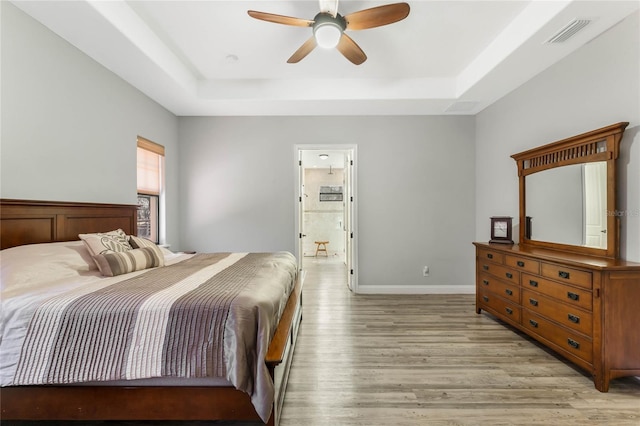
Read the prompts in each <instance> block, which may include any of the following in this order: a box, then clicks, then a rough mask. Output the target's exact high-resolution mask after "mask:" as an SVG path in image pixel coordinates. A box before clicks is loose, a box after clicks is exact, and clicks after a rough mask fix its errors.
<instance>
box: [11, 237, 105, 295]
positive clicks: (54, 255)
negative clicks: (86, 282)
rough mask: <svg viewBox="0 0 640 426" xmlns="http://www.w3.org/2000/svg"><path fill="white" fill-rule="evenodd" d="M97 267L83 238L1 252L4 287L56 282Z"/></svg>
mask: <svg viewBox="0 0 640 426" xmlns="http://www.w3.org/2000/svg"><path fill="white" fill-rule="evenodd" d="M97 269H98V268H97V265H96V264H95V262H94V261H93V258H92V256H91V253H89V251H88V250H87V248H86V247H85V245H84V244H83V243H82V241H68V242H59V243H43V244H28V245H24V246H18V247H12V248H8V249H5V250H2V251H0V277H1V279H2V288H6V287H7V286H9V285H16V284H17V285H20V284H25V283H33V282H49V281H55V280H57V279H60V278H65V277H71V276H78V275H85V274H89V273H92V272H93V271H96V270H97Z"/></svg>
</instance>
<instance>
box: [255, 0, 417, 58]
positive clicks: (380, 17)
mask: <svg viewBox="0 0 640 426" xmlns="http://www.w3.org/2000/svg"><path fill="white" fill-rule="evenodd" d="M319 2H320V12H319V13H318V14H317V15H316V16H315V17H314V18H313V19H302V18H293V17H290V16H283V15H274V14H272V13H265V12H258V11H255V10H249V11H247V13H248V14H249V16H251V17H252V18H255V19H260V20H262V21H267V22H274V23H276V24H283V25H291V26H296V27H312V28H313V35H312V36H311V38H309V39H308V40H307V41H306V42H304V43H303V44H302V46H300V48H299V49H298V50H296V51H295V53H294V54H293V55H291V57H290V58H289V59H288V60H287V62H288V63H290V64H294V63H297V62H300V60H302V59H303V58H304V57H305V56H307V55H308V54H309V53H311V51H312V50H313V49H315V48H316V46H320V47H324V48H333V47H335V48H337V49H338V51H339V52H340V53H342V54H343V55H344V57H345V58H347V59H348V60H349V61H351V62H353V63H354V64H356V65H360V64H361V63H363V62H364V61H366V60H367V55H365V53H364V52H363V51H362V49H361V48H360V46H358V45H357V44H356V42H355V41H353V39H352V38H351V37H349V36H348V35H347V34H345V30H354V31H356V30H366V29H369V28H375V27H381V26H383V25H388V24H393V23H394V22H398V21H401V20H403V19H404V18H406V17H407V16H408V15H409V5H408V4H407V3H393V4H387V5H384V6H378V7H373V8H371V9H364V10H360V11H358V12H354V13H350V14H348V15H345V16H342V15H340V14H339V13H338V0H319Z"/></svg>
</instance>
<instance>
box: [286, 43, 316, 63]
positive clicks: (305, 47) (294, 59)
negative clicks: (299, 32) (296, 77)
mask: <svg viewBox="0 0 640 426" xmlns="http://www.w3.org/2000/svg"><path fill="white" fill-rule="evenodd" d="M316 46H317V43H316V38H315V37H314V36H311V38H310V39H309V40H307V41H305V42H304V43H303V44H302V46H300V48H299V49H298V50H296V51H295V53H294V54H293V55H291V57H290V58H289V59H288V60H287V63H289V64H296V63H298V62H300V61H301V60H302V59H304V57H305V56H307V55H308V54H309V53H311V51H312V50H313V49H315V48H316Z"/></svg>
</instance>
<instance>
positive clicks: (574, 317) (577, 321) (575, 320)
mask: <svg viewBox="0 0 640 426" xmlns="http://www.w3.org/2000/svg"><path fill="white" fill-rule="evenodd" d="M567 317H568V318H569V321H571V322H572V323H574V324H580V317H579V316H577V315H573V314H568V315H567Z"/></svg>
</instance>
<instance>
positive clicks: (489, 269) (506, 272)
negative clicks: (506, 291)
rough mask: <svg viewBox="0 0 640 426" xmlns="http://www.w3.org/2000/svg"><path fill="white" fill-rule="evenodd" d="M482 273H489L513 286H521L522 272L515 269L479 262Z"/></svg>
mask: <svg viewBox="0 0 640 426" xmlns="http://www.w3.org/2000/svg"><path fill="white" fill-rule="evenodd" d="M478 262H479V263H478V265H479V269H480V273H488V274H491V275H493V276H495V277H497V278H500V279H501V280H503V281H507V282H510V283H511V284H515V285H520V272H518V271H516V270H515V269H511V268H507V267H505V266H502V265H496V264H494V263H491V262H484V261H480V260H479V261H478Z"/></svg>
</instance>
